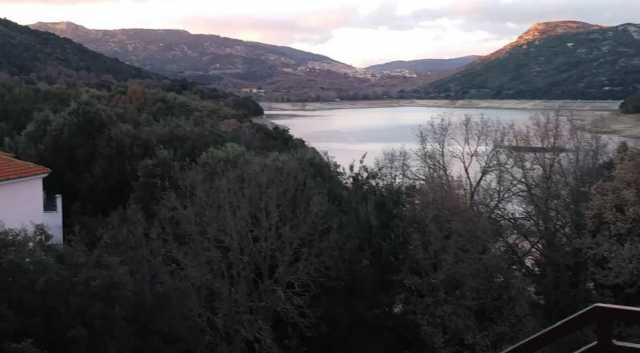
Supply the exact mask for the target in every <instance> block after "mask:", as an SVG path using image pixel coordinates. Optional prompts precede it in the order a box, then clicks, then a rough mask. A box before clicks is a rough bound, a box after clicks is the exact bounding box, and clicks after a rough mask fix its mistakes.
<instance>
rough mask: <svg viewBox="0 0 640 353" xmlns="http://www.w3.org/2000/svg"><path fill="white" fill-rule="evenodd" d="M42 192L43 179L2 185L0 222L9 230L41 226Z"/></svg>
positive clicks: (0, 187)
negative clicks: (35, 225) (34, 225)
mask: <svg viewBox="0 0 640 353" xmlns="http://www.w3.org/2000/svg"><path fill="white" fill-rule="evenodd" d="M42 192H43V191H42V178H41V177H36V178H30V179H19V180H17V181H12V182H5V183H0V221H1V222H2V223H4V226H5V227H7V228H22V227H30V226H31V225H33V224H41V223H42V221H43V219H42V215H43V212H42V211H43V199H42Z"/></svg>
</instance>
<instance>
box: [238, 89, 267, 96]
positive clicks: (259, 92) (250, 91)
mask: <svg viewBox="0 0 640 353" xmlns="http://www.w3.org/2000/svg"><path fill="white" fill-rule="evenodd" d="M240 92H242V93H246V94H257V95H264V94H265V93H266V91H265V90H264V89H262V88H242V89H241V90H240Z"/></svg>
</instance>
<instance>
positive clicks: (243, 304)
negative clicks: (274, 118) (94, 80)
mask: <svg viewBox="0 0 640 353" xmlns="http://www.w3.org/2000/svg"><path fill="white" fill-rule="evenodd" d="M158 85H159V84H158V83H157V82H155V81H152V82H145V81H130V82H127V83H115V84H113V86H111V88H110V90H99V89H94V88H90V87H87V86H81V87H59V86H47V85H43V84H29V83H25V82H24V80H19V79H16V78H13V77H4V78H3V79H2V82H0V97H1V98H0V99H1V100H2V101H3V102H11V103H12V104H1V105H0V106H1V107H2V109H0V121H1V122H2V124H1V126H0V134H1V135H2V141H3V147H2V148H3V149H5V150H8V151H10V152H14V153H17V155H18V156H20V157H21V158H25V159H27V160H32V161H36V162H38V163H42V164H44V165H47V166H49V167H51V168H52V169H53V170H54V173H53V174H52V175H51V176H50V177H49V178H48V180H47V185H46V187H47V189H48V190H51V191H54V192H63V193H64V195H65V224H66V242H65V246H64V247H63V248H56V247H54V246H51V245H48V244H47V234H46V232H45V231H44V230H38V231H36V232H34V233H32V234H29V233H26V232H25V231H20V230H17V231H9V230H7V231H3V232H2V236H1V237H0V272H1V274H2V275H1V276H0V288H1V289H2V290H0V297H2V301H1V302H0V303H1V304H0V322H1V323H2V324H0V337H1V339H2V342H1V344H2V347H3V350H4V351H7V352H51V353H53V352H150V351H153V352H234V353H235V352H238V353H244V352H389V351H397V352H497V351H499V350H500V349H502V348H505V347H506V346H508V345H510V344H513V343H515V342H517V341H518V340H520V339H522V338H524V337H526V336H527V335H529V334H532V333H534V332H536V331H537V330H539V329H541V328H544V327H545V326H547V325H549V324H551V323H553V322H555V321H557V320H559V319H561V318H563V317H565V316H566V315H569V314H571V313H573V312H575V311H577V310H579V309H581V308H583V307H584V306H586V305H588V304H590V303H593V302H610V303H617V304H627V305H638V304H640V303H638V299H637V298H638V291H639V289H638V285H637V277H636V276H637V273H638V271H639V270H640V263H638V259H640V243H639V242H638V239H639V237H638V230H637V227H635V225H637V224H638V222H639V221H640V211H639V210H640V199H639V196H640V183H639V182H638V178H637V177H636V174H637V170H639V168H640V152H639V151H637V150H635V149H633V148H631V147H629V146H627V145H626V144H624V143H623V144H620V145H607V143H605V141H604V140H603V139H602V138H600V137H598V136H594V135H589V134H588V133H586V132H583V131H581V130H580V129H579V128H578V127H577V126H574V125H573V123H572V122H571V121H569V120H566V119H564V118H561V117H560V116H558V115H556V114H545V115H539V116H537V117H533V118H532V119H531V122H530V123H529V124H528V126H526V127H522V126H520V127H518V126H506V125H501V124H499V123H497V122H494V121H491V120H490V119H476V118H472V117H468V118H467V119H464V120H463V121H452V120H450V119H448V118H447V117H434V118H433V119H432V120H431V123H430V124H429V125H428V126H425V127H424V128H423V129H422V130H421V131H420V133H419V134H418V136H416V138H417V139H418V141H419V146H420V147H419V148H418V149H417V150H415V151H407V150H397V151H388V152H387V153H385V155H384V156H383V158H381V159H379V160H378V162H377V163H376V165H374V166H366V165H364V164H361V165H353V166H352V167H351V168H348V169H346V170H345V169H343V168H339V167H338V166H337V165H336V164H335V163H332V162H331V161H330V160H327V158H325V157H324V156H322V155H321V154H319V153H318V152H316V151H315V150H313V149H311V148H309V147H307V146H306V145H305V144H304V142H302V141H300V140H296V139H294V138H292V137H291V136H290V135H289V134H288V133H287V131H285V130H282V129H279V128H274V129H269V128H267V127H264V126H262V125H259V124H255V123H252V122H251V120H250V117H251V116H254V115H256V114H258V113H259V111H257V109H258V108H259V107H258V106H254V105H252V102H250V101H245V100H242V99H239V98H233V97H227V96H224V95H222V94H221V93H219V92H216V91H208V90H205V89H201V88H198V87H188V85H187V86H186V87H181V86H180V85H177V86H176V84H175V83H173V84H165V85H164V86H158ZM229 120H233V121H235V122H236V124H224V123H222V122H224V121H229ZM228 125H231V126H232V128H229V127H228ZM623 334H624V332H623ZM585 335H586V334H585ZM583 339H585V337H584V335H579V336H577V337H572V338H571V339H570V340H568V341H567V342H562V345H563V347H565V346H566V347H573V346H574V345H578V344H579V343H581V342H582V340H583Z"/></svg>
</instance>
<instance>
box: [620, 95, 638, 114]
mask: <svg viewBox="0 0 640 353" xmlns="http://www.w3.org/2000/svg"><path fill="white" fill-rule="evenodd" d="M620 111H621V112H622V113H624V114H637V113H640V94H638V95H635V96H631V97H628V98H627V99H625V100H624V102H622V104H620Z"/></svg>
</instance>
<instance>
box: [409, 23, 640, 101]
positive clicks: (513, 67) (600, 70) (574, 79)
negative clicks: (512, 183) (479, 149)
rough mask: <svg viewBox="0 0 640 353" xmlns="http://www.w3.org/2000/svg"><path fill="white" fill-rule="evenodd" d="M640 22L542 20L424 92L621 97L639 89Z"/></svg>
mask: <svg viewBox="0 0 640 353" xmlns="http://www.w3.org/2000/svg"><path fill="white" fill-rule="evenodd" d="M638 58H640V25H636V24H624V25H620V26H615V27H601V26H594V25H590V24H584V23H579V22H578V23H576V22H551V23H542V24H538V25H536V26H534V27H532V28H531V29H530V30H529V31H528V32H527V33H525V34H523V35H522V36H521V37H520V38H519V39H518V40H517V41H516V42H514V43H512V44H510V45H508V46H506V47H505V48H503V49H501V50H499V51H498V52H496V53H494V54H491V55H489V56H488V57H486V58H484V59H481V60H479V61H478V62H477V63H476V64H473V65H470V66H469V67H467V68H466V69H465V70H463V71H462V72H460V73H457V74H455V75H453V76H451V77H448V78H445V79H442V80H440V81H437V82H434V83H432V84H431V85H429V86H427V87H425V88H424V89H423V90H422V94H423V96H426V97H430V98H451V99H464V98H478V99H483V98H486V99H489V98H491V99H594V100H598V99H624V98H625V97H627V96H629V95H631V94H633V93H636V92H637V91H638V89H639V88H640V83H638V82H640V59H638Z"/></svg>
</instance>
